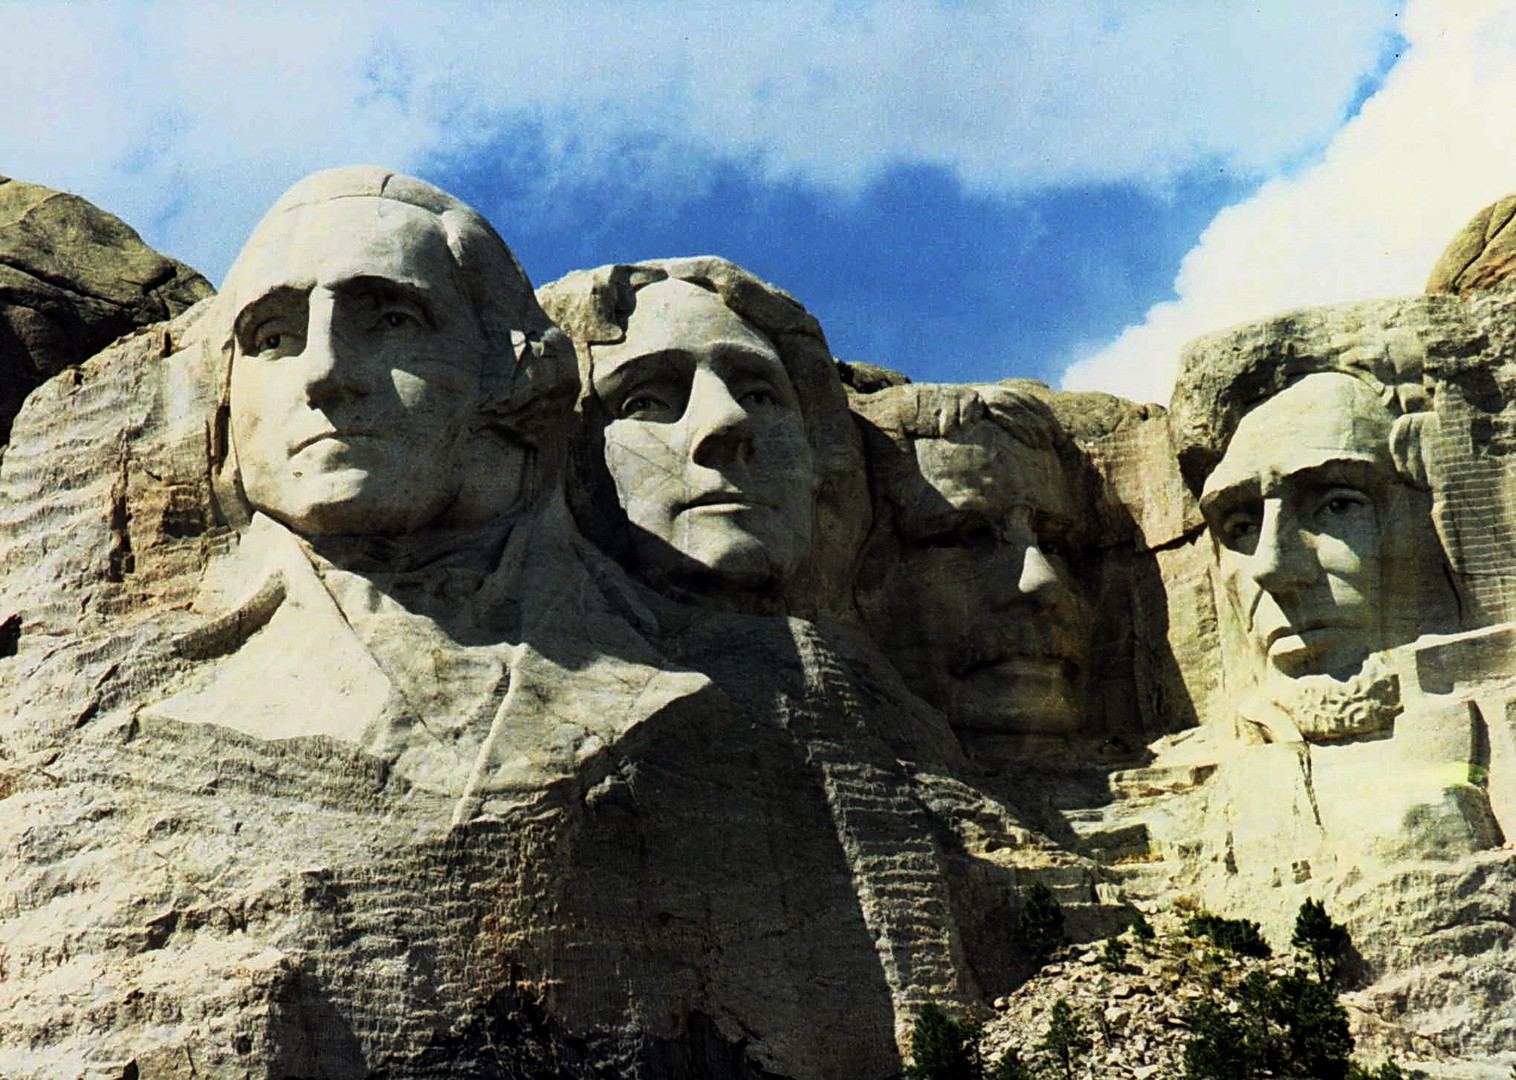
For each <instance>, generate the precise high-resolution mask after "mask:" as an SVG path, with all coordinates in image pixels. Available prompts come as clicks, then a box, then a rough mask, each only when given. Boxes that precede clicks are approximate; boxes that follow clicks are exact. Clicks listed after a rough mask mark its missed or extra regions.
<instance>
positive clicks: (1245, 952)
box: [1187, 914, 1274, 960]
mask: <svg viewBox="0 0 1516 1080" xmlns="http://www.w3.org/2000/svg"><path fill="white" fill-rule="evenodd" d="M1187 929H1188V930H1189V932H1190V936H1191V937H1203V938H1208V939H1209V940H1210V941H1212V942H1213V943H1214V944H1216V945H1218V946H1220V947H1221V948H1223V949H1225V950H1227V951H1228V952H1233V953H1236V954H1237V955H1238V956H1254V957H1257V958H1258V959H1260V960H1267V959H1268V958H1269V957H1270V956H1273V955H1274V950H1272V949H1270V948H1269V943H1268V942H1267V941H1265V940H1263V932H1262V931H1261V930H1260V929H1259V926H1258V924H1257V923H1256V922H1254V921H1253V920H1252V919H1224V918H1222V917H1221V916H1220V915H1207V914H1200V915H1196V916H1194V917H1193V918H1192V919H1190V921H1189V923H1188V925H1187Z"/></svg>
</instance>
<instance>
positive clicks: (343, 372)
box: [300, 297, 364, 409]
mask: <svg viewBox="0 0 1516 1080" xmlns="http://www.w3.org/2000/svg"><path fill="white" fill-rule="evenodd" d="M351 353H352V350H351V348H350V347H349V346H348V344H347V343H346V342H344V341H343V339H342V335H341V328H340V326H339V325H338V321H337V311H336V309H335V307H334V306H333V305H331V304H330V303H322V302H321V301H320V300H318V299H316V298H314V297H313V298H312V301H311V306H310V314H309V317H308V321H307V324H306V332H305V348H304V349H303V350H302V351H301V354H300V362H301V370H302V374H303V375H304V377H305V397H306V401H307V402H309V404H310V406H311V407H312V408H318V409H319V408H321V407H322V406H325V405H330V404H332V403H333V402H335V401H339V400H342V399H343V398H348V397H356V396H362V394H363V392H364V390H363V386H362V383H361V381H360V379H359V372H358V370H357V365H356V364H355V363H354V362H353V361H354V359H355V358H354V357H353V356H352V355H351Z"/></svg>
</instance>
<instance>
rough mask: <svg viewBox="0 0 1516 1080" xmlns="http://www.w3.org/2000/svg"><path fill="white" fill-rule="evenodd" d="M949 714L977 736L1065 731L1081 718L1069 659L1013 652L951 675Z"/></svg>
mask: <svg viewBox="0 0 1516 1080" xmlns="http://www.w3.org/2000/svg"><path fill="white" fill-rule="evenodd" d="M952 683H953V695H952V697H953V708H952V716H951V717H950V719H951V720H952V722H953V726H954V727H955V728H959V729H962V730H963V731H965V732H968V733H972V734H976V735H1024V734H1040V735H1068V734H1072V733H1074V732H1076V731H1078V730H1079V728H1080V726H1081V724H1082V720H1083V717H1082V715H1081V710H1080V708H1079V695H1078V693H1077V691H1076V690H1075V687H1074V682H1073V675H1072V672H1071V671H1070V665H1069V664H1068V662H1066V661H1064V660H1060V659H1055V658H1051V657H1030V656H1017V657H1008V658H1006V659H1003V660H998V661H995V662H994V663H990V664H985V665H983V666H981V667H978V668H975V669H974V670H973V671H971V672H969V673H967V674H965V675H961V676H957V677H954V678H953V680H952Z"/></svg>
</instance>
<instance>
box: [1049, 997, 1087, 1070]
mask: <svg viewBox="0 0 1516 1080" xmlns="http://www.w3.org/2000/svg"><path fill="white" fill-rule="evenodd" d="M1037 1045H1038V1046H1039V1047H1040V1048H1041V1049H1043V1050H1046V1051H1047V1052H1048V1053H1050V1054H1052V1055H1053V1057H1054V1058H1055V1059H1056V1060H1057V1061H1058V1063H1059V1064H1060V1065H1062V1066H1063V1076H1064V1080H1074V1059H1075V1058H1078V1057H1083V1056H1084V1055H1085V1054H1087V1053H1089V1052H1090V1049H1091V1047H1093V1046H1094V1045H1095V1044H1094V1043H1093V1042H1091V1041H1090V1037H1089V1036H1088V1035H1086V1034H1085V1033H1084V1027H1083V1025H1081V1024H1080V1023H1079V1018H1078V1017H1077V1016H1075V1015H1074V1010H1073V1009H1071V1008H1069V1003H1068V1001H1067V1000H1066V999H1065V998H1059V999H1058V1000H1057V1001H1055V1002H1053V1010H1052V1015H1051V1016H1050V1017H1049V1023H1048V1033H1047V1034H1046V1035H1044V1036H1043V1037H1042V1041H1041V1042H1040V1043H1038V1044H1037Z"/></svg>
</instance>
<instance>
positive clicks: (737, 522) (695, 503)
mask: <svg viewBox="0 0 1516 1080" xmlns="http://www.w3.org/2000/svg"><path fill="white" fill-rule="evenodd" d="M593 382H594V390H595V393H596V395H597V396H598V397H599V398H600V400H601V401H602V402H603V403H604V404H605V407H606V409H607V410H608V412H609V414H610V416H611V420H610V423H609V424H608V426H607V427H606V429H605V462H606V466H607V468H608V469H609V471H610V475H611V479H612V480H613V481H614V483H615V486H616V495H617V498H618V500H619V502H620V504H621V506H622V508H623V509H624V510H625V511H626V516H627V518H628V519H629V520H630V522H631V523H632V525H633V526H634V529H633V554H634V556H635V557H636V558H637V560H638V561H639V562H640V563H641V564H642V565H643V566H644V567H646V568H648V569H651V570H654V571H656V572H657V573H659V574H660V575H662V576H664V577H666V578H667V579H669V580H671V581H674V582H676V583H679V584H681V585H684V586H686V587H689V588H691V589H694V590H695V591H700V592H718V593H726V592H733V593H746V592H755V591H763V590H767V589H772V588H775V587H778V586H780V585H782V584H784V582H786V581H787V580H788V579H789V578H790V577H791V576H792V575H793V574H794V572H795V570H796V569H797V568H798V567H799V565H800V563H801V561H802V560H803V558H804V556H805V553H806V549H807V547H808V545H809V543H810V537H811V523H812V515H813V513H814V502H815V497H816V476H815V470H814V468H813V466H812V460H811V452H810V446H809V443H808V442H807V440H806V432H805V423H804V419H803V417H802V414H801V411H800V404H799V401H798V400H797V398H796V395H795V389H794V386H793V385H792V384H791V382H790V379H789V376H788V374H787V373H786V372H785V369H784V364H783V363H782V362H781V361H780V358H779V354H778V352H777V351H775V349H774V346H773V345H772V344H771V343H770V342H769V341H768V339H767V338H765V337H764V336H763V335H762V334H760V333H759V332H758V331H757V330H755V329H754V328H753V327H752V326H750V325H749V324H748V323H746V322H745V321H743V320H742V319H741V318H739V317H738V316H737V315H736V314H735V313H733V312H732V311H731V309H730V308H728V307H727V306H726V305H725V304H723V303H722V302H721V300H720V298H719V297H717V296H716V295H715V294H714V293H711V292H708V291H706V290H705V289H701V288H698V287H696V286H694V285H691V284H689V283H687V282H683V281H677V280H669V281H660V282H656V283H654V284H652V285H648V286H646V287H644V288H642V289H641V290H639V291H638V293H637V306H636V308H635V310H634V311H633V313H632V315H631V319H630V322H629V325H628V327H627V333H626V340H625V341H623V342H621V343H619V344H616V345H608V346H595V347H594V375H593Z"/></svg>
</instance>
